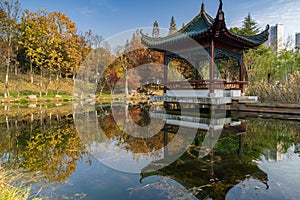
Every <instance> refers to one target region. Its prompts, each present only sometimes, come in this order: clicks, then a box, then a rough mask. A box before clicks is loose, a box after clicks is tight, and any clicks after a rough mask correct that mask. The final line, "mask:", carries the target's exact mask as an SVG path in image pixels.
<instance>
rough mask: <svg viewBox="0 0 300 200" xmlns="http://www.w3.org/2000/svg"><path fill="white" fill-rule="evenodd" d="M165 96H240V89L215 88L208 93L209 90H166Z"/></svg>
mask: <svg viewBox="0 0 300 200" xmlns="http://www.w3.org/2000/svg"><path fill="white" fill-rule="evenodd" d="M165 96H167V97H214V98H219V97H240V96H242V93H241V90H215V91H214V93H209V90H167V93H166V95H165Z"/></svg>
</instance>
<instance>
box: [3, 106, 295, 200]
mask: <svg viewBox="0 0 300 200" xmlns="http://www.w3.org/2000/svg"><path fill="white" fill-rule="evenodd" d="M185 115H187V114H184V115H182V116H178V115H176V114H174V113H168V114H166V112H165V110H164V109H162V108H161V107H160V106H151V107H149V106H148V105H147V104H134V105H133V104H130V105H124V104H117V105H109V104H103V105H91V106H89V107H85V109H82V110H80V109H79V110H76V109H75V110H73V109H72V105H60V106H53V105H52V106H50V105H48V106H45V105H44V106H39V105H38V106H36V107H35V106H34V105H31V106H30V107H28V106H10V107H1V112H0V122H1V124H0V129H1V130H0V164H1V165H2V166H4V167H6V168H8V169H15V170H20V171H23V172H25V175H26V176H25V177H24V180H23V181H24V182H26V183H28V184H30V185H31V187H32V189H33V191H34V194H33V195H32V198H34V197H41V198H43V199H91V200H94V199H95V200H98V199H299V196H300V190H299V189H300V123H299V120H295V119H294V120H293V121H276V120H267V119H258V118H257V119H239V118H238V117H234V116H231V117H230V118H229V117H226V118H225V117H224V118H218V119H213V120H212V119H205V118H199V117H197V116H185ZM134 124H135V125H134ZM147 131H148V132H147ZM141 132H147V134H146V136H147V137H144V136H145V134H144V135H140V134H141ZM191 133H193V134H191ZM181 147H185V149H184V151H179V150H180V148H181ZM170 155H176V156H177V157H172V156H171V157H170ZM166 158H172V159H173V160H172V159H171V160H168V161H166V160H167V159H166ZM175 158H176V159H175ZM166 162H168V163H170V164H166ZM120 170H121V171H120ZM132 171H134V172H136V173H130V172H132Z"/></svg>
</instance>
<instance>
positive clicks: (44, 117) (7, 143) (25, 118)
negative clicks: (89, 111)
mask: <svg viewBox="0 0 300 200" xmlns="http://www.w3.org/2000/svg"><path fill="white" fill-rule="evenodd" d="M71 113H72V107H71V106H62V107H47V106H41V107H37V108H20V107H10V108H7V110H6V111H5V112H0V138H1V139H0V159H1V160H0V163H1V165H3V166H6V167H9V168H14V169H22V170H23V171H26V172H32V173H34V174H36V178H37V180H40V181H50V182H57V181H58V182H59V181H63V180H65V179H66V178H67V177H69V176H70V174H71V173H73V172H74V171H75V170H76V161H77V160H78V159H80V158H81V155H82V154H83V153H84V152H85V149H84V147H83V145H82V144H81V140H80V138H79V137H78V135H77V132H76V129H75V126H74V125H73V119H72V115H70V114H71ZM6 118H8V120H5V119H6Z"/></svg>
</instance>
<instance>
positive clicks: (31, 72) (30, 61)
mask: <svg viewBox="0 0 300 200" xmlns="http://www.w3.org/2000/svg"><path fill="white" fill-rule="evenodd" d="M29 65H30V81H31V83H33V70H32V60H31V57H29Z"/></svg>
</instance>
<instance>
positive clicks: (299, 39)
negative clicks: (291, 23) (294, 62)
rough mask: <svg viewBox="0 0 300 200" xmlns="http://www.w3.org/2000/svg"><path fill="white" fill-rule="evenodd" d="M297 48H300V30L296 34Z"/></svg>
mask: <svg viewBox="0 0 300 200" xmlns="http://www.w3.org/2000/svg"><path fill="white" fill-rule="evenodd" d="M295 48H296V49H299V50H300V32H299V33H296V35H295Z"/></svg>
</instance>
